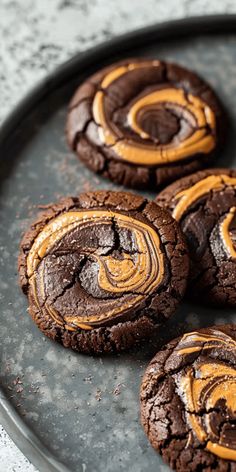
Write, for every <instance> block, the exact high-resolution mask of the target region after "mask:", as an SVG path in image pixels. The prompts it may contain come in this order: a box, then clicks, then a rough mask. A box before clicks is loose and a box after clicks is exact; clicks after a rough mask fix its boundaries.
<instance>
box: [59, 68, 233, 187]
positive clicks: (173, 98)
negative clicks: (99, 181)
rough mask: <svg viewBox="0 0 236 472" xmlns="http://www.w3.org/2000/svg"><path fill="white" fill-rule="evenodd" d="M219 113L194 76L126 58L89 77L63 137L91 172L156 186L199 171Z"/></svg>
mask: <svg viewBox="0 0 236 472" xmlns="http://www.w3.org/2000/svg"><path fill="white" fill-rule="evenodd" d="M223 122H224V120H223V111H222V108H221V105H220V102H219V100H218V98H217V97H216V95H215V93H214V92H213V90H212V89H211V88H210V86H209V85H208V84H207V83H206V82H205V81H203V80H202V79H201V78H200V77H199V76H197V75H196V74H195V73H193V72H191V71H189V70H187V69H184V68H183V67H180V66H178V65H177V64H171V63H167V62H163V61H158V60H156V59H154V60H151V59H127V60H125V61H121V62H118V63H116V64H113V65H111V66H109V67H106V68H104V69H102V70H101V71H99V72H97V73H95V74H94V75H93V76H91V77H89V78H88V79H87V81H86V82H84V83H83V84H82V85H81V86H80V87H79V88H78V89H77V91H76V92H75V95H74V97H73V98H72V101H71V103H70V105H69V110H68V118H67V126H66V133H67V140H68V144H69V146H70V147H71V149H72V150H74V151H75V152H76V153H77V154H78V156H79V158H80V159H81V160H82V161H83V162H84V163H85V164H86V165H87V166H88V167H89V168H90V169H92V170H93V171H94V172H97V173H99V174H101V175H103V176H105V177H108V178H110V179H111V180H113V181H114V182H116V183H119V184H124V185H127V186H131V187H138V188H150V186H151V187H152V188H157V187H158V186H159V185H162V184H164V183H168V182H171V181H173V180H175V179H177V178H179V177H181V176H183V175H186V174H190V173H191V172H194V171H195V170H198V169H201V168H203V167H204V166H206V165H207V164H208V163H209V161H210V160H211V159H212V157H213V155H214V154H215V153H216V151H217V149H218V147H219V145H220V144H221V142H222V137H223Z"/></svg>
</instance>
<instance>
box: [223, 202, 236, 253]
mask: <svg viewBox="0 0 236 472" xmlns="http://www.w3.org/2000/svg"><path fill="white" fill-rule="evenodd" d="M235 214H236V207H231V208H230V210H229V212H228V213H227V215H226V216H225V218H224V219H223V221H222V223H221V224H220V233H221V236H222V241H223V242H224V246H225V249H226V250H227V251H228V253H229V255H230V257H232V258H233V259H236V250H235V247H234V244H233V242H232V239H231V237H230V225H231V223H232V221H233V219H234V217H235Z"/></svg>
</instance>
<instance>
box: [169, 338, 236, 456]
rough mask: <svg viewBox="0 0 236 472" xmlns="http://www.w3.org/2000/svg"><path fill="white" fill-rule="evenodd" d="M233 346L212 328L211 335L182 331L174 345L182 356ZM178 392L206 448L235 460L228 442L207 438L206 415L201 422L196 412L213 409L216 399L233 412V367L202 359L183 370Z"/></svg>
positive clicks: (235, 453) (234, 345)
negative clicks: (223, 442) (183, 332)
mask: <svg viewBox="0 0 236 472" xmlns="http://www.w3.org/2000/svg"><path fill="white" fill-rule="evenodd" d="M214 348H217V349H221V348H222V349H224V350H231V349H234V350H235V349H236V342H235V341H234V339H232V338H231V337H230V336H228V335H226V334H225V333H223V332H221V331H218V330H215V331H213V334H212V335H210V334H209V335H208V334H202V333H198V332H193V333H188V334H185V335H184V336H183V337H182V339H181V341H180V343H179V344H178V346H177V354H179V355H185V354H191V353H194V352H197V351H205V350H206V349H214ZM179 391H180V394H181V397H182V399H183V401H184V403H185V406H186V410H187V419H188V421H189V424H190V425H191V428H192V429H193V431H194V432H195V434H196V436H197V437H198V439H199V440H200V441H205V442H206V449H208V450H209V451H210V452H212V453H213V454H215V455H217V456H219V457H221V458H222V459H227V460H236V450H235V449H233V448H232V447H230V444H224V445H223V444H220V439H219V441H218V442H212V441H210V440H208V437H209V435H210V434H211V433H212V434H213V432H212V430H211V426H210V421H209V419H208V418H207V420H206V423H205V425H204V424H203V421H202V417H201V415H200V414H199V413H200V412H201V411H203V410H204V411H206V414H207V412H209V411H210V409H214V407H215V406H216V404H217V402H218V401H219V400H221V399H222V400H224V401H225V403H226V406H227V408H228V409H229V410H230V411H232V412H233V413H236V369H234V368H233V367H230V366H227V365H225V364H223V363H222V362H221V361H212V362H204V363H203V362H202V363H199V364H196V365H195V367H194V370H193V368H190V369H188V370H187V373H185V374H184V375H183V376H182V377H181V379H180V382H179Z"/></svg>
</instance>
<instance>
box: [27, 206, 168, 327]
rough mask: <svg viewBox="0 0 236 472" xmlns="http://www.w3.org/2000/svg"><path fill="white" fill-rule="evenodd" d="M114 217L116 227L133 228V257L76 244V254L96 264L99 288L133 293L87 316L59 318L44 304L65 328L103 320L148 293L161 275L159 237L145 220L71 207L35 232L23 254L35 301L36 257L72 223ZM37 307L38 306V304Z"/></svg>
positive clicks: (77, 224) (100, 221)
mask: <svg viewBox="0 0 236 472" xmlns="http://www.w3.org/2000/svg"><path fill="white" fill-rule="evenodd" d="M113 220H115V221H116V224H117V225H119V227H120V228H126V229H129V230H131V231H132V232H133V234H134V236H135V240H136V245H137V254H136V256H135V258H136V259H135V261H134V259H133V258H131V257H130V256H129V254H126V253H123V254H122V258H121V259H114V258H113V257H112V255H108V256H106V255H99V254H96V253H95V252H94V248H89V247H87V248H80V249H78V250H79V251H80V254H87V255H89V256H90V257H91V258H93V259H94V260H95V261H96V262H97V264H98V266H99V271H98V283H99V286H100V288H101V289H103V290H106V291H108V292H111V293H120V294H125V293H127V292H129V293H132V292H134V293H135V294H134V295H133V296H132V300H129V302H126V303H125V302H124V303H123V304H122V305H121V306H119V305H118V304H115V306H114V308H112V309H110V310H109V311H107V312H106V313H103V314H102V315H99V316H98V315H97V314H96V312H95V313H94V315H91V316H87V317H86V316H83V317H79V316H74V315H70V314H68V315H66V316H64V318H63V319H62V318H61V317H60V315H59V314H58V313H56V311H55V310H54V309H53V308H52V307H50V309H48V308H49V307H47V305H45V308H46V309H47V311H48V313H49V315H50V316H51V317H52V318H53V319H54V320H55V321H56V322H57V323H58V324H61V325H65V323H66V327H68V329H71V330H75V329H76V328H78V327H79V328H82V329H92V326H91V325H90V324H89V323H93V322H97V321H103V320H107V319H109V318H110V317H112V316H115V315H117V314H119V313H121V312H123V311H125V310H126V309H129V308H130V307H131V306H132V307H135V306H136V305H137V303H139V302H140V300H141V299H142V298H143V297H144V293H145V294H149V293H151V292H152V291H153V290H154V289H155V288H156V287H157V286H158V285H159V284H160V283H161V281H162V279H163V276H164V259H163V253H162V251H161V248H160V239H159V236H158V234H157V233H156V231H155V230H154V229H153V228H152V227H151V226H149V225H148V224H146V223H144V222H141V221H140V220H137V219H134V218H132V217H130V216H127V215H123V214H121V213H116V212H112V211H103V210H96V211H71V212H67V213H64V214H62V215H60V216H58V217H56V218H55V219H54V220H52V221H51V222H50V223H48V224H47V225H46V226H45V227H44V229H43V230H42V231H41V232H40V233H39V235H38V236H37V238H36V239H35V241H34V244H33V245H32V248H31V250H30V252H29V255H28V258H27V275H28V277H29V281H30V285H31V287H32V291H33V294H34V298H35V301H36V303H38V306H39V302H38V296H37V286H36V269H37V267H38V265H39V263H40V261H41V260H42V259H43V258H44V257H45V256H46V255H47V254H48V253H49V251H50V250H51V249H52V247H53V246H54V245H55V244H56V243H58V242H59V241H60V240H61V239H62V238H63V237H64V236H65V235H66V234H67V233H68V232H70V231H71V230H73V229H74V228H76V227H80V228H83V227H84V226H86V225H91V224H95V225H98V224H102V225H104V224H111V221H113ZM39 285H40V292H41V294H42V293H43V290H44V281H43V276H42V278H41V280H40V284H39ZM39 308H40V307H39Z"/></svg>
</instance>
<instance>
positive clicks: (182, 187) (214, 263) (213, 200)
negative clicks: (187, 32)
mask: <svg viewBox="0 0 236 472" xmlns="http://www.w3.org/2000/svg"><path fill="white" fill-rule="evenodd" d="M157 202H158V203H159V204H160V205H161V206H163V207H165V208H167V209H169V210H170V211H171V214H172V216H173V217H174V218H175V219H176V220H177V221H178V222H179V223H180V226H181V228H182V230H183V232H184V233H185V235H186V237H187V242H188V245H189V249H190V256H191V260H192V269H191V274H190V285H189V293H190V295H192V296H194V297H195V296H197V297H199V295H200V294H201V300H202V301H207V302H208V301H210V302H212V303H222V304H226V305H233V306H234V305H235V304H236V171H234V170H230V169H211V170H207V171H202V172H198V173H196V174H192V175H191V176H188V177H185V178H182V179H180V180H178V181H177V182H175V183H174V184H172V185H170V186H169V187H167V188H166V189H165V190H164V191H163V192H161V193H160V194H159V196H158V197H157Z"/></svg>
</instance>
